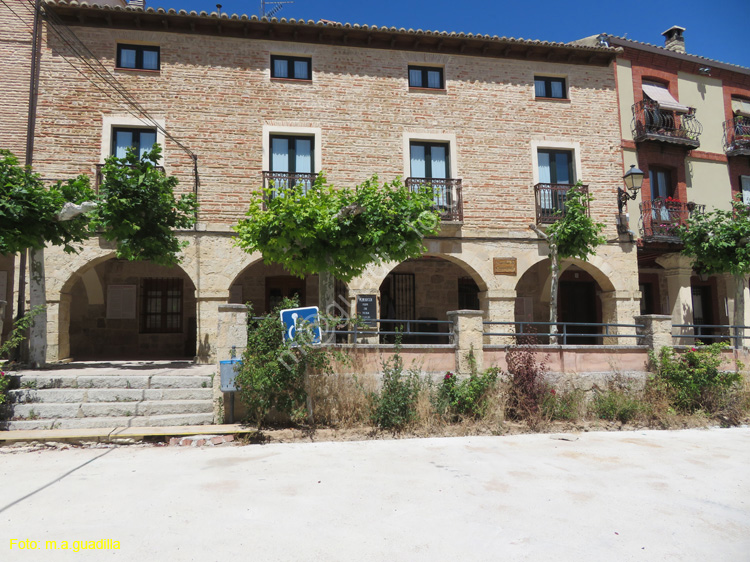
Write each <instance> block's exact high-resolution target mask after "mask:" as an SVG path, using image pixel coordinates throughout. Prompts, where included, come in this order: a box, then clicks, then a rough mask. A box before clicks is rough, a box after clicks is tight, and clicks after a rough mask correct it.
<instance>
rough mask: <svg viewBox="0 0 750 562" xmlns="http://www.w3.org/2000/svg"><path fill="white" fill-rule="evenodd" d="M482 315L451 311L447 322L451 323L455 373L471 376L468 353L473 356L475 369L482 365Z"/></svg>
mask: <svg viewBox="0 0 750 562" xmlns="http://www.w3.org/2000/svg"><path fill="white" fill-rule="evenodd" d="M483 316H484V315H483V313H482V312H481V311H480V310H452V311H450V312H448V320H452V321H453V338H454V343H455V344H456V373H457V374H459V375H469V374H471V365H470V362H469V357H468V356H469V353H473V354H474V361H475V362H476V365H477V368H478V369H482V366H483V365H484V347H483V339H484V326H483V325H482V320H483Z"/></svg>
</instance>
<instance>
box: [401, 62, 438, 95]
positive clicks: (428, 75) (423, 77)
mask: <svg viewBox="0 0 750 562" xmlns="http://www.w3.org/2000/svg"><path fill="white" fill-rule="evenodd" d="M409 87H410V88H431V89H434V90H442V89H444V88H445V86H444V83H443V69H442V68H438V67H434V66H410V67H409Z"/></svg>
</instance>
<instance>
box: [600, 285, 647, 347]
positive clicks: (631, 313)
mask: <svg viewBox="0 0 750 562" xmlns="http://www.w3.org/2000/svg"><path fill="white" fill-rule="evenodd" d="M599 296H600V298H601V302H602V322H603V323H605V324H606V323H609V324H633V323H635V320H634V318H635V317H636V316H637V315H639V314H640V307H641V305H640V298H641V294H640V292H638V291H636V292H635V293H633V292H632V291H607V292H603V293H601V294H600V295H599ZM609 333H610V334H635V328H610V329H609ZM602 340H603V341H602V343H603V344H604V345H635V338H617V337H609V338H607V337H605V338H602Z"/></svg>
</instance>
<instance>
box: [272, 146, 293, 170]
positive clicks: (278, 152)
mask: <svg viewBox="0 0 750 562" xmlns="http://www.w3.org/2000/svg"><path fill="white" fill-rule="evenodd" d="M271 171H273V172H288V171H289V141H288V140H287V139H271Z"/></svg>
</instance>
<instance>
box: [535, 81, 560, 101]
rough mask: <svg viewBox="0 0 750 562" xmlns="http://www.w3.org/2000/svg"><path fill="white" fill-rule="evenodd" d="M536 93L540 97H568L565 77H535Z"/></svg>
mask: <svg viewBox="0 0 750 562" xmlns="http://www.w3.org/2000/svg"><path fill="white" fill-rule="evenodd" d="M534 95H535V96H536V97H538V98H556V99H567V97H568V96H567V92H566V91H565V78H551V77H549V76H535V77H534Z"/></svg>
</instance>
